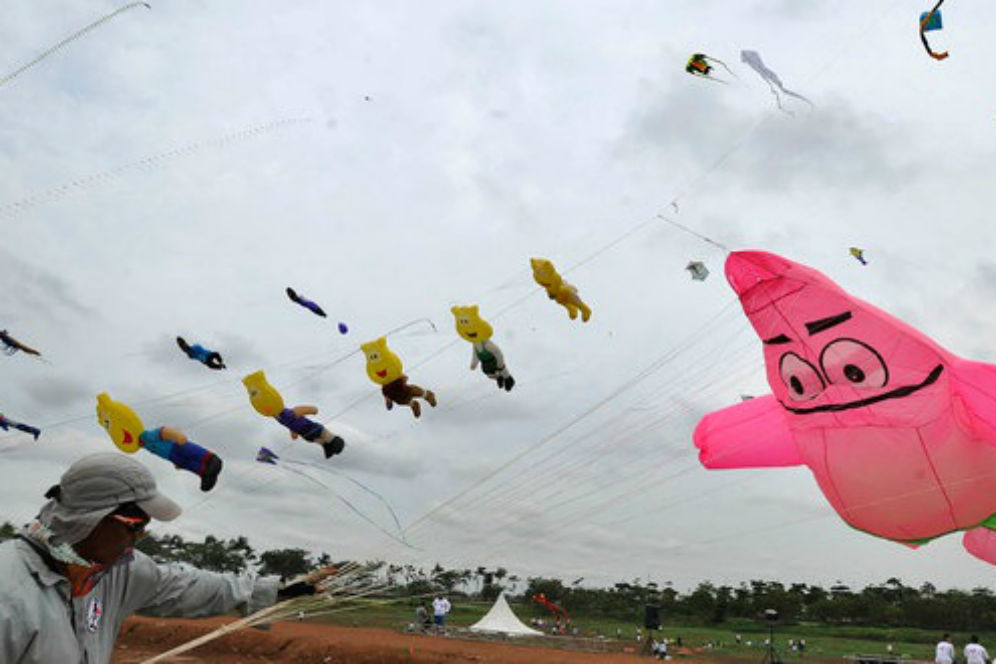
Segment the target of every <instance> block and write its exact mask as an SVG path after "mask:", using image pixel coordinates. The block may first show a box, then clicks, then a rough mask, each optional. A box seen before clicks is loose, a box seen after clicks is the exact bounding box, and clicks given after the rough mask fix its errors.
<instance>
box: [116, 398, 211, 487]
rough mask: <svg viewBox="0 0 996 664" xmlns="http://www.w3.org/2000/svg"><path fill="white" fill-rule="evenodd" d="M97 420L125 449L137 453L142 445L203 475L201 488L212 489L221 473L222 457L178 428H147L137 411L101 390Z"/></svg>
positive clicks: (177, 466)
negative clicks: (189, 437)
mask: <svg viewBox="0 0 996 664" xmlns="http://www.w3.org/2000/svg"><path fill="white" fill-rule="evenodd" d="M97 422H98V423H99V424H100V426H102V427H104V429H105V430H106V431H107V433H108V435H109V436H110V437H111V440H112V441H113V442H114V444H115V445H117V446H118V449H120V450H121V451H122V452H127V453H128V454H134V453H135V452H137V451H138V449H139V448H143V449H145V451H147V452H151V453H152V454H155V455H156V456H158V457H162V458H163V459H166V460H167V461H169V462H171V463H172V464H173V465H174V466H176V468H177V470H188V471H190V472H192V473H194V474H195V475H197V476H199V477H200V478H201V491H210V490H211V489H213V488H214V485H215V484H216V483H217V482H218V475H219V473H221V468H222V465H223V464H222V461H221V458H220V457H219V456H218V455H216V454H215V453H214V452H211V451H210V450H206V449H204V448H203V447H201V446H200V445H198V444H197V443H195V442H194V441H192V440H190V439H188V438H187V436H186V434H184V433H183V432H182V431H180V430H179V429H174V428H172V427H158V428H155V429H146V428H145V427H144V426H143V425H142V420H141V418H139V416H138V415H137V414H135V411H133V410H132V409H131V408H129V407H128V406H127V405H125V404H123V403H121V402H120V401H115V400H114V399H112V398H111V397H110V395H108V394H107V392H101V393H100V394H98V395H97Z"/></svg>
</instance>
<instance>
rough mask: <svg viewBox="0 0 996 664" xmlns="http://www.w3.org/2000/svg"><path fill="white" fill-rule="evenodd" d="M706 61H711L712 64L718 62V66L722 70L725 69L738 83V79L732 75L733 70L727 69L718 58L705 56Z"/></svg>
mask: <svg viewBox="0 0 996 664" xmlns="http://www.w3.org/2000/svg"><path fill="white" fill-rule="evenodd" d="M706 59H708V60H711V61H712V62H718V63H719V64H721V65H723V69H725V70H726V71H727V72H728V73H729V74H730V76H732V77H733V78H735V79H737V80H738V81H739V80H740V77H739V76H737V75H736V74H734V73H733V70H732V69H730V68H729V67H727V66H726V63H725V62H723V61H722V60H720V59H719V58H714V57H712V56H706ZM707 78H708V77H707Z"/></svg>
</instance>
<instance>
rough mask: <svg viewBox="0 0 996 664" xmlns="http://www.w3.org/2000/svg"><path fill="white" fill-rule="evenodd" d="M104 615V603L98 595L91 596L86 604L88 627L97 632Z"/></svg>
mask: <svg viewBox="0 0 996 664" xmlns="http://www.w3.org/2000/svg"><path fill="white" fill-rule="evenodd" d="M103 615H104V605H103V604H101V603H100V600H99V599H97V598H96V597H91V598H90V601H89V602H87V605H86V628H87V629H88V630H90V631H91V632H96V631H97V628H98V627H100V619H101V617H102V616H103Z"/></svg>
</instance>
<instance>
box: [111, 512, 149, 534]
mask: <svg viewBox="0 0 996 664" xmlns="http://www.w3.org/2000/svg"><path fill="white" fill-rule="evenodd" d="M111 518H112V519H113V520H115V521H117V522H118V523H120V524H121V525H123V526H124V527H125V530H127V531H128V534H129V535H141V534H142V533H144V532H145V527H146V526H147V525H149V519H146V518H142V517H140V516H125V515H123V514H112V515H111Z"/></svg>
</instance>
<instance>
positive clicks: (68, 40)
mask: <svg viewBox="0 0 996 664" xmlns="http://www.w3.org/2000/svg"><path fill="white" fill-rule="evenodd" d="M140 6H141V7H145V8H147V9H152V5H150V4H149V3H147V2H132V3H131V4H128V5H125V6H123V7H119V8H118V9H116V10H114V11H113V12H111V13H110V14H107V15H105V16H102V17H101V18H99V19H97V20H96V21H94V22H93V23H91V24H90V25H88V26H86V27H84V28H81V29H80V30H77V31H76V32H74V33H73V34H71V35H69V36H68V37H66V38H65V39H63V40H62V41H60V42H59V43H58V44H56V45H55V46H52V47H51V48H49V49H48V50H46V51H44V52H43V53H42V54H41V55H39V56H37V57H35V58H34V59H33V60H31V61H30V62H28V63H27V64H24V65H21V66H20V67H18V68H17V69H15V70H14V71H12V72H11V73H9V74H7V75H6V76H3V77H0V86H3V85H4V84H5V83H7V82H8V81H10V80H11V79H13V78H14V77H16V76H18V75H20V74H21V73H22V72H24V71H25V70H27V69H30V68H31V67H33V66H35V65H36V64H38V63H39V62H41V61H42V60H44V59H45V58H47V57H48V56H50V55H51V54H53V53H55V52H56V51H58V50H59V49H60V48H62V47H63V46H66V45H67V44H69V43H71V42H73V41H75V40H77V39H79V38H80V37H82V36H83V35H85V34H86V33H88V32H90V31H91V30H93V29H94V28H97V27H99V26H100V25H102V24H104V23H106V22H107V21H110V20H111V19H113V18H114V17H115V16H117V15H118V14H122V13H124V12H126V11H128V10H129V9H134V8H135V7H140Z"/></svg>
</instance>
